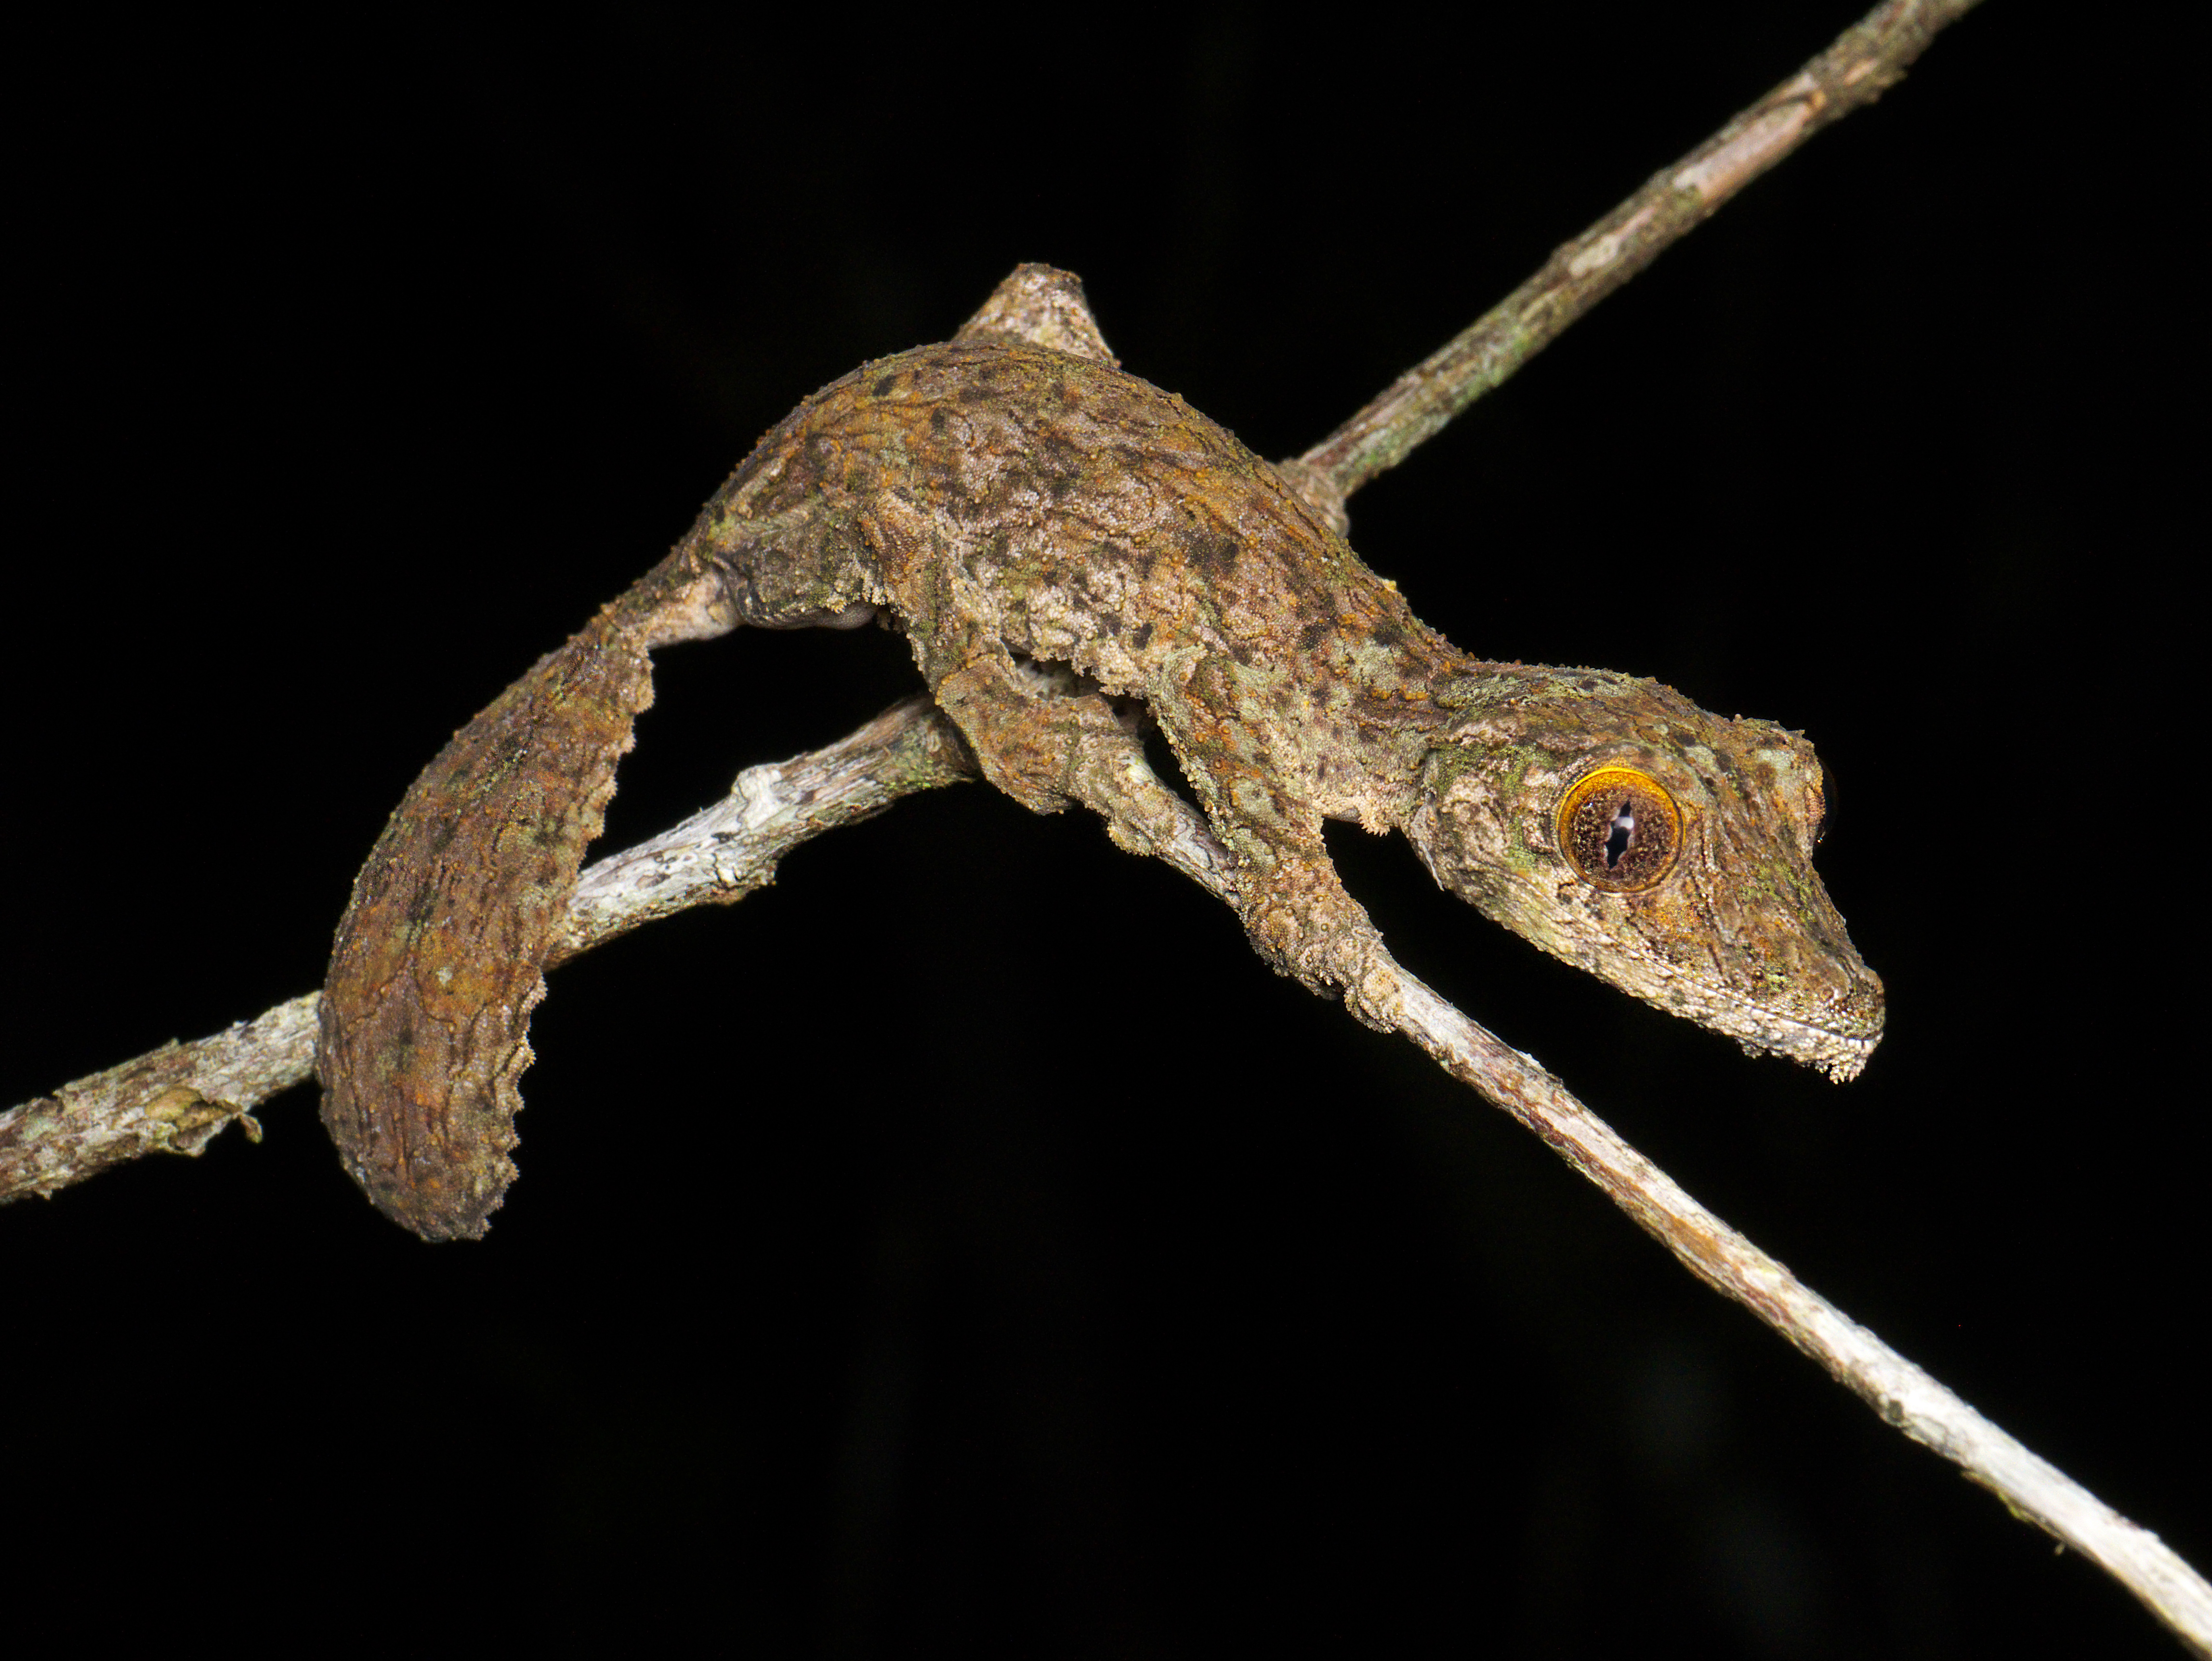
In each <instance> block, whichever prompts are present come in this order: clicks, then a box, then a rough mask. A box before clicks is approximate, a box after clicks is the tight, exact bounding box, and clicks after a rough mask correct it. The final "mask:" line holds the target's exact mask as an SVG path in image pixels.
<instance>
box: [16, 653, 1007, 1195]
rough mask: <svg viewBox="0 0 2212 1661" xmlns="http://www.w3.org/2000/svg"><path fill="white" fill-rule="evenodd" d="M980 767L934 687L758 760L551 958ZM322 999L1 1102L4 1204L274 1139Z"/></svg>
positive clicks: (571, 931)
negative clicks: (223, 1137) (178, 1157)
mask: <svg viewBox="0 0 2212 1661" xmlns="http://www.w3.org/2000/svg"><path fill="white" fill-rule="evenodd" d="M974 776H975V761H974V759H973V758H972V757H970V756H969V752H968V746H967V744H966V743H965V741H964V740H963V739H961V737H960V735H959V733H957V731H956V730H955V729H954V727H953V726H952V724H951V722H950V721H947V720H945V717H944V716H943V715H939V713H938V712H937V710H936V708H935V706H934V705H933V704H932V703H930V701H929V700H928V699H927V698H926V697H912V698H908V699H905V700H904V701H902V702H901V703H896V704H893V705H892V706H891V707H890V709H886V710H885V711H884V713H883V714H882V715H878V716H877V717H876V718H875V720H873V721H870V722H869V723H868V724H867V725H866V727H861V728H860V731H858V732H856V733H853V734H852V735H851V736H850V737H849V738H846V739H842V740H840V741H839V742H838V743H836V744H833V745H829V747H828V748H826V749H823V750H817V751H812V752H811V753H810V754H807V755H804V756H799V757H796V758H794V759H793V760H791V761H787V762H781V763H777V764H770V765H767V766H762V767H748V768H747V769H746V770H744V772H742V773H740V774H738V781H737V782H736V783H735V784H734V785H732V786H731V788H730V794H728V795H727V796H726V797H725V798H723V800H720V801H719V802H717V803H715V804H714V806H712V807H709V808H708V809H706V810H705V811H704V812H699V813H695V814H693V815H692V816H691V817H690V818H688V819H686V820H684V823H683V824H679V825H678V826H677V827H676V828H675V829H674V830H672V831H668V832H667V833H666V834H665V835H663V836H659V837H654V838H653V840H652V841H650V842H647V843H641V844H640V845H639V846H638V847H635V848H632V849H628V850H626V851H625V852H623V853H620V854H617V855H612V856H611V857H610V858H608V859H604V860H601V861H599V862H598V863H597V864H596V865H593V866H592V867H589V868H588V869H586V871H585V872H584V873H583V875H582V877H581V879H580V880H579V881H578V883H577V885H576V892H575V896H574V898H573V899H572V900H571V901H570V902H569V905H568V926H567V928H566V929H565V930H564V931H563V933H562V937H561V939H560V940H558V941H557V942H556V945H555V946H554V948H553V952H552V955H551V957H550V958H549V959H548V963H549V965H550V964H557V963H563V962H566V961H567V960H568V958H573V957H574V956H576V955H577V954H578V953H579V952H588V951H589V950H591V949H592V947H593V946H600V945H604V944H605V942H606V941H608V940H613V939H614V938H615V937H616V936H617V935H620V934H627V933H629V931H630V930H631V929H633V928H636V927H638V926H639V925H640V924H641V923H646V922H653V921H654V920H656V919H658V918H660V917H665V916H672V915H673V914H674V913H676V912H678V911H681V910H686V909H688V908H690V907H691V906H695V905H726V904H731V903H732V902H733V901H737V900H741V899H743V898H744V897H745V896H746V895H748V894H750V893H751V892H752V891H754V890H756V889H757V888H760V887H762V886H763V885H766V884H768V883H769V882H772V881H774V880H775V867H776V862H777V861H779V860H781V858H782V857H783V856H784V855H786V854H787V853H789V852H790V851H791V850H792V849H793V848H796V847H797V846H798V845H799V843H802V842H805V841H806V840H807V839H808V838H809V837H817V836H820V835H821V834H822V833H823V831H834V830H836V828H837V827H838V826H839V825H842V824H853V823H854V822H855V821H856V820H860V819H864V818H868V817H869V816H871V815H872V814H875V813H879V812H882V811H883V810H884V808H886V807H888V806H890V804H891V803H892V802H894V801H896V800H898V799H899V798H900V797H901V796H904V795H910V794H913V793H914V792H915V791H917V790H927V789H931V788H934V787H935V786H938V785H940V784H951V783H952V782H955V781H956V780H959V779H964V778H972V777H974ZM320 999H321V995H320V994H319V993H315V992H310V993H307V994H306V995H304V996H301V997H297V998H294V999H292V1000H290V1001H289V1002H285V1003H281V1004H278V1005H277V1006H276V1007H275V1008H274V1009H270V1010H267V1011H265V1012H264V1013H261V1014H259V1015H257V1016H255V1017H254V1018H253V1019H252V1020H250V1021H241V1022H240V1023H239V1024H238V1025H236V1026H234V1027H232V1028H230V1029H229V1030H228V1031H224V1032H218V1033H216V1034H215V1035H214V1036H213V1037H207V1038H198V1039H195V1040H193V1041H192V1042H191V1043H167V1044H164V1045H162V1046H161V1049H159V1050H154V1051H152V1052H151V1053H149V1054H148V1055H144V1056H138V1057H137V1058H135V1059H134V1060H131V1061H127V1062H124V1063H123V1064H122V1065H121V1066H119V1067H112V1068H108V1069H107V1070H106V1072H104V1073H95V1074H92V1075H91V1076H90V1077H89V1078H84V1079H79V1080H76V1081H75V1082H73V1083H70V1084H65V1085H64V1086H62V1087H61V1088H60V1089H59V1090H57V1091H56V1092H54V1093H53V1094H52V1095H51V1096H41V1097H39V1098H36V1099H35V1100H33V1101H28V1102H25V1103H24V1104H22V1105H21V1106H20V1107H15V1108H11V1109H9V1110H8V1111H7V1112H6V1113H0V1202H6V1201H9V1200H15V1199H21V1197H22V1196H25V1195H27V1194H37V1195H52V1193H53V1192H54V1191H55V1190H56V1189H62V1188H66V1187H68V1186H69V1185H70V1183H79V1182H82V1181H83V1180H84V1179H85V1178H86V1177H90V1176H94V1175H96V1174H97V1173H98V1172H100V1171H105V1170H106V1169H107V1168H108V1167H109V1166H110V1165H121V1164H123V1163H124V1162H125V1161H126V1160H130V1159H137V1158H138V1157H139V1156H140V1155H142V1154H146V1153H188V1154H195V1155H196V1154H197V1153H199V1152H200V1151H201V1150H202V1149H203V1148H204V1147H206V1146H207V1145H208V1143H209V1142H210V1141H211V1140H213V1138H214V1137H215V1135H216V1133H217V1132H219V1131H220V1130H222V1128H223V1127H224V1126H225V1125H227V1124H229V1123H233V1122H234V1121H235V1122H236V1123H239V1124H240V1125H242V1126H244V1127H245V1129H246V1135H248V1136H250V1137H252V1138H253V1139H254V1140H255V1141H258V1140H260V1135H261V1129H260V1127H259V1126H258V1125H257V1124H256V1123H254V1122H253V1116H252V1110H253V1109H254V1108H256V1107H258V1106H259V1105H260V1104H262V1103H263V1102H264V1101H266V1100H268V1099H269V1098H270V1097H271V1096H274V1095H276V1093H277V1092H279V1091H283V1090H289V1089H290V1088H291V1087H292V1086H294V1085H296V1084H303V1083H305V1082H306V1081H307V1078H308V1076H309V1075H310V1074H312V1073H313V1071H314V1067H315V1033H316V1009H317V1006H318V1004H319V1001H320Z"/></svg>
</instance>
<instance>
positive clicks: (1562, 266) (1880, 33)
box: [1286, 0, 1979, 499]
mask: <svg viewBox="0 0 2212 1661" xmlns="http://www.w3.org/2000/svg"><path fill="white" fill-rule="evenodd" d="M1978 3H1979V0H1887V3H1885V4H1883V5H1880V6H1876V7H1875V9H1873V10H1872V11H1870V12H1869V13H1868V14H1867V15H1865V16H1864V17H1863V18H1861V19H1860V20H1859V21H1857V23H1854V24H1853V25H1852V26H1851V27H1850V28H1848V29H1845V30H1844V32H1843V33H1842V34H1840V35H1838V37H1837V38H1836V42H1835V44H1834V45H1833V46H1830V47H1829V48H1828V49H1827V51H1826V52H1822V53H1821V54H1820V56H1819V57H1818V58H1814V59H1813V61H1812V62H1811V63H1809V64H1806V65H1805V67H1804V68H1803V69H1802V70H1799V71H1798V72H1797V73H1796V75H1794V76H1791V77H1790V79H1789V80H1787V81H1785V82H1783V83H1782V84H1781V85H1780V86H1778V87H1777V88H1775V89H1774V90H1773V91H1772V92H1770V93H1768V94H1766V96H1765V97H1764V98H1762V99H1760V100H1759V101H1758V102H1757V103H1755V104H1753V105H1752V106H1751V107H1750V108H1748V109H1747V110H1745V111H1744V112H1743V113H1741V114H1740V115H1738V116H1737V117H1736V118H1735V119H1734V120H1733V121H1731V122H1729V124H1728V125H1726V126H1724V127H1723V128H1722V129H1721V130H1720V131H1718V132H1717V133H1715V134H1714V135H1713V136H1712V137H1711V138H1708V139H1707V140H1705V143H1702V144H1700V145H1699V146H1698V148H1697V149H1693V150H1692V151H1691V152H1690V153H1689V154H1688V155H1686V156H1684V157H1683V158H1682V159H1681V160H1680V161H1677V162H1675V163H1674V165H1673V166H1672V167H1662V168H1661V169H1660V170H1659V171H1658V172H1657V173H1654V174H1652V175H1651V177H1650V179H1647V180H1646V181H1645V182H1644V187H1643V188H1642V189H1641V190H1639V191H1638V192H1636V194H1635V195H1633V196H1632V197H1630V198H1628V199H1627V200H1626V202H1623V203H1622V204H1620V206H1619V207H1617V208H1615V209H1614V210H1613V211H1612V212H1611V213H1609V214H1607V216H1605V217H1604V218H1602V219H1601V220H1599V221H1598V222H1597V223H1596V224H1595V225H1593V226H1591V227H1590V228H1589V229H1588V230H1586V231H1584V232H1583V234H1581V235H1580V236H1578V237H1577V238H1575V239H1574V240H1573V241H1571V242H1567V243H1564V244H1562V245H1561V246H1559V249H1558V250H1557V251H1555V252H1553V255H1552V257H1551V259H1549V260H1547V262H1546V263H1545V265H1544V267H1543V269H1542V270H1541V271H1538V272H1537V273H1536V274H1535V275H1534V277H1530V278H1529V279H1528V281H1527V282H1525V283H1522V285H1521V286H1520V287H1519V288H1517V289H1514V291H1513V292H1512V293H1511V294H1510V295H1506V296H1505V298H1504V300H1502V301H1499V302H1498V304H1497V305H1495V306H1493V307H1491V308H1490V309H1489V310H1488V311H1486V312H1485V313H1483V314H1482V315H1481V316H1480V318H1478V319H1475V321H1474V324H1473V325H1472V326H1470V327H1469V328H1468V330H1467V331H1466V332H1464V333H1462V334H1461V335H1459V336H1458V337H1456V338H1455V339H1454V340H1452V342H1451V343H1450V344H1449V345H1447V346H1445V347H1444V348H1443V350H1441V351H1438V352H1437V353H1436V354H1435V355H1434V356H1431V357H1430V358H1428V359H1427V360H1426V361H1425V362H1422V363H1421V364H1419V366H1417V367H1416V368H1411V369H1408V370H1407V371H1406V373H1405V374H1402V375H1400V376H1399V377H1398V379H1397V380H1395V381H1394V382H1392V383H1391V385H1390V386H1389V389H1388V390H1386V391H1385V392H1383V394H1382V396H1380V397H1379V398H1377V399H1375V400H1374V401H1373V402H1372V403H1370V405H1367V407H1366V408H1365V409H1364V410H1362V411H1359V413H1358V414H1357V415H1355V416H1353V417H1352V419H1351V420H1349V421H1347V422H1346V423H1344V424H1343V425H1342V426H1341V427H1339V428H1338V429H1336V430H1335V431H1334V432H1333V433H1331V434H1330V435H1328V437H1327V438H1325V439H1323V440H1322V441H1321V442H1320V443H1318V444H1316V445H1315V446H1314V447H1313V448H1311V449H1310V450H1308V451H1307V452H1306V453H1304V455H1302V456H1300V457H1299V458H1298V459H1297V461H1296V462H1293V463H1291V464H1288V466H1287V467H1286V471H1289V472H1292V473H1293V474H1294V476H1295V477H1296V478H1297V480H1298V482H1299V484H1301V486H1302V488H1304V490H1306V491H1307V492H1308V494H1309V495H1311V494H1312V493H1313V485H1312V483H1311V481H1312V479H1313V477H1314V475H1315V474H1316V473H1317V474H1319V475H1320V476H1321V478H1323V479H1325V480H1327V481H1328V484H1330V485H1333V486H1334V490H1335V493H1336V495H1337V496H1338V497H1339V498H1340V499H1341V498H1343V497H1346V496H1350V495H1351V494H1352V492H1353V491H1354V490H1358V488H1359V487H1360V486H1361V485H1363V484H1366V483H1367V482H1368V481H1369V480H1370V479H1371V478H1375V477H1376V475H1377V474H1379V473H1383V472H1388V471H1389V469H1390V468H1393V467H1395V466H1396V465H1398V464H1399V463H1400V462H1401V461H1403V460H1404V459H1406V458H1407V456H1408V455H1410V454H1411V453H1413V449H1414V447H1415V446H1417V445H1419V444H1420V443H1422V442H1423V441H1425V440H1426V439H1429V438H1431V437H1432V436H1434V435H1436V434H1437V432H1439V431H1441V430H1442V429H1443V427H1444V425H1445V424H1446V423H1448V422H1449V421H1450V420H1451V418H1452V417H1454V416H1455V415H1457V414H1459V412H1460V411H1462V410H1464V409H1465V408H1467V406H1468V405H1470V404H1472V403H1474V400H1475V399H1478V398H1480V397H1481V396H1482V395H1483V394H1484V393H1485V392H1489V391H1490V390H1491V389H1492V387H1494V386H1499V385H1501V384H1502V383H1503V382H1504V380H1505V379H1506V378H1507V377H1508V376H1509V375H1510V374H1513V372H1514V371H1515V370H1516V369H1518V368H1520V367H1521V366H1522V364H1524V363H1526V362H1528V360H1529V359H1530V358H1532V357H1534V356H1535V355H1536V354H1537V353H1538V352H1540V351H1541V350H1544V348H1545V347H1547V346H1548V345H1550V344H1552V342H1553V340H1554V339H1556V338H1558V337H1559V334H1560V333H1561V332H1563V331H1564V330H1565V328H1566V327H1567V326H1568V325H1569V324H1571V323H1572V322H1574V321H1575V319H1577V318H1579V317H1580V316H1581V315H1582V314H1583V313H1584V312H1586V311H1588V310H1589V308H1590V307H1593V306H1595V305H1596V304H1597V302H1598V301H1601V300H1602V299H1604V298H1605V297H1606V295H1609V294H1611V293H1612V292H1613V290H1614V289H1618V288H1619V287H1620V285H1621V284H1622V283H1626V282H1627V281H1628V279H1629V278H1630V277H1633V276H1635V275H1636V274H1637V272H1638V271H1642V270H1643V269H1644V267H1645V266H1646V265H1650V263H1651V262H1652V261H1653V260H1654V259H1657V258H1658V257H1659V255H1660V253H1661V252H1662V251H1663V250H1664V249H1666V248H1667V247H1668V246H1670V245H1671V244H1673V243H1674V242H1675V241H1676V240H1679V239H1680V238H1681V237H1682V236H1683V235H1685V234H1687V233H1688V232H1690V231H1692V230H1693V229H1695V228H1697V227H1698V226H1699V225H1700V224H1702V223H1703V222H1705V220H1706V219H1707V218H1708V217H1710V216H1711V214H1712V213H1713V211H1714V210H1716V209H1717V208H1718V207H1719V206H1720V205H1721V204H1723V202H1726V201H1727V200H1728V199H1729V198H1730V197H1732V196H1734V195H1735V193H1736V192H1738V191H1740V190H1741V189H1742V188H1743V187H1744V186H1746V185H1747V184H1749V183H1750V182H1751V181H1752V180H1753V179H1756V178H1758V177H1759V174H1761V173H1765V171H1766V170H1767V169H1768V168H1769V167H1772V166H1773V165H1774V164H1775V163H1776V162H1778V161H1781V160H1782V158H1783V157H1784V156H1785V155H1789V154H1790V152H1791V151H1792V150H1794V149H1796V148H1797V147H1798V146H1799V145H1800V144H1802V143H1804V142H1805V141H1806V140H1807V139H1808V138H1810V137H1812V136H1813V135H1814V133H1816V132H1818V131H1820V129H1821V128H1823V127H1825V126H1826V125H1829V123H1831V122H1832V121H1837V120H1840V119H1842V118H1843V117H1844V116H1846V115H1849V114H1850V113H1851V112H1852V111H1853V110H1856V109H1858V108H1860V107H1862V106H1864V105H1867V104H1870V103H1872V102H1873V101H1874V100H1875V99H1876V98H1879V97H1880V96H1881V94H1882V93H1883V92H1884V91H1885V90H1887V88H1890V87H1893V86H1894V85H1896V84H1897V82H1899V80H1901V79H1903V77H1904V75H1905V69H1906V66H1907V65H1909V64H1911V62H1912V60H1913V59H1914V58H1917V57H1919V56H1920V54H1921V53H1922V52H1924V51H1926V50H1927V48H1928V44H1929V41H1931V40H1934V39H1935V38H1936V31H1937V30H1939V29H1941V28H1942V27H1943V26H1944V25H1945V24H1947V23H1950V22H1953V21H1956V20H1957V19H1959V18H1960V17H1962V16H1964V15H1966V13H1967V12H1969V11H1971V10H1972V9H1973V8H1974V7H1975V6H1976V5H1977V4H1978ZM1309 469H1310V470H1311V471H1310V472H1308V471H1307V470H1309Z"/></svg>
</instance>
